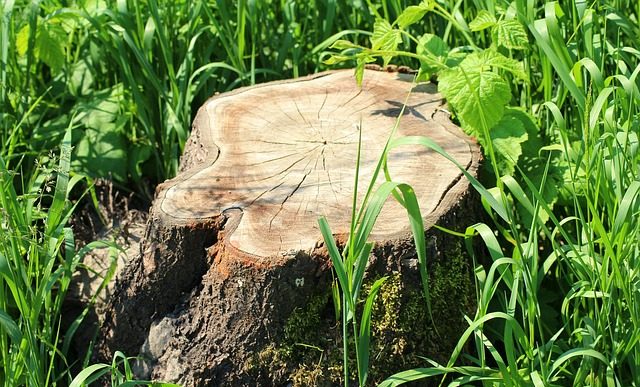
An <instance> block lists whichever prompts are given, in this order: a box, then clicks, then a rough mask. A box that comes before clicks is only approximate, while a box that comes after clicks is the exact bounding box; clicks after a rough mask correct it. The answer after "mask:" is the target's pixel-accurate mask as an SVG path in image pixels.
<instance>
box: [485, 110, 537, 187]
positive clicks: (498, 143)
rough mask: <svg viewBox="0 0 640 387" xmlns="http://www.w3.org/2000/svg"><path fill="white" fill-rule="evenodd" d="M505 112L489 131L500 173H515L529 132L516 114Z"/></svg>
mask: <svg viewBox="0 0 640 387" xmlns="http://www.w3.org/2000/svg"><path fill="white" fill-rule="evenodd" d="M509 113H510V110H507V111H506V112H505V115H504V116H503V117H502V119H501V120H500V121H499V122H498V123H497V124H496V125H495V126H494V127H493V128H491V131H490V132H489V133H490V135H491V141H492V142H493V149H494V150H495V152H496V156H497V159H498V160H496V161H497V164H498V168H499V169H500V175H513V173H514V171H515V165H516V164H517V162H518V159H519V158H520V155H521V154H522V143H524V142H525V141H527V139H528V134H527V131H526V130H525V128H524V124H523V123H522V121H520V120H519V119H518V118H517V117H516V116H514V115H512V114H509Z"/></svg>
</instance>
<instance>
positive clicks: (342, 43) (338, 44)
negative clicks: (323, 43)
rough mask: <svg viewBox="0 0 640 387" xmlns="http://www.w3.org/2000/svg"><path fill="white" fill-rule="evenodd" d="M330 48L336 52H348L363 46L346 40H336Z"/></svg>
mask: <svg viewBox="0 0 640 387" xmlns="http://www.w3.org/2000/svg"><path fill="white" fill-rule="evenodd" d="M329 48H333V49H336V50H347V49H350V48H360V49H361V48H362V46H359V45H357V44H355V43H352V42H350V41H348V40H344V39H340V40H336V41H335V42H334V43H333V44H332V45H331V46H329Z"/></svg>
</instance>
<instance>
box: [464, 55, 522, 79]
mask: <svg viewBox="0 0 640 387" xmlns="http://www.w3.org/2000/svg"><path fill="white" fill-rule="evenodd" d="M460 66H464V67H465V69H468V70H470V71H472V70H476V71H479V70H480V69H483V70H488V69H487V67H492V68H496V69H501V70H504V71H506V72H509V73H511V74H513V75H514V76H515V77H516V78H519V79H522V80H526V79H527V74H526V73H525V71H524V66H523V64H522V62H519V61H517V60H515V59H513V58H508V57H506V56H504V55H502V54H500V53H499V52H497V51H495V50H491V49H489V50H484V51H482V52H477V53H473V54H470V55H467V57H466V58H465V59H464V60H463V61H462V62H461V63H460Z"/></svg>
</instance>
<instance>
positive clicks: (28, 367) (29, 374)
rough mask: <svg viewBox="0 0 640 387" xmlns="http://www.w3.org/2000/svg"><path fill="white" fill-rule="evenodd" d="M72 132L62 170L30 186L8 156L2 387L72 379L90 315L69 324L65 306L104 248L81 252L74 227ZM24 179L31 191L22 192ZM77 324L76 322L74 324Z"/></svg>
mask: <svg viewBox="0 0 640 387" xmlns="http://www.w3.org/2000/svg"><path fill="white" fill-rule="evenodd" d="M70 142H71V132H70V131H67V135H66V136H65V138H64V141H63V142H62V146H61V152H60V156H59V159H58V160H59V161H58V163H57V166H56V167H55V168H54V169H46V168H45V166H44V165H43V166H41V167H39V168H36V169H35V170H34V173H33V174H32V175H31V177H29V178H28V180H26V179H25V177H24V176H22V177H20V176H16V174H15V172H14V171H12V170H9V169H7V167H6V163H5V162H4V159H3V158H2V157H0V187H2V195H0V223H1V224H2V229H3V232H2V233H1V234H0V327H1V328H2V329H0V364H2V368H1V369H0V383H1V384H3V385H7V386H19V385H32V386H48V385H56V384H58V383H62V384H64V380H67V381H68V380H70V375H69V374H68V370H69V368H70V367H71V366H72V365H73V364H71V363H69V358H68V354H69V349H70V344H71V340H72V339H73V334H74V332H75V330H76V329H77V326H78V325H79V324H80V323H81V321H82V318H83V317H84V315H85V313H82V314H80V315H79V316H78V317H77V318H75V320H74V321H73V323H72V324H71V325H70V326H68V327H67V326H63V320H62V315H61V313H62V305H63V302H64V299H65V296H66V294H67V290H68V288H69V284H70V282H71V276H72V275H73V273H74V272H75V271H76V268H77V267H78V265H79V264H80V262H81V260H82V257H83V256H84V255H85V254H86V253H87V252H88V251H89V250H90V249H92V248H94V247H95V246H97V245H103V244H102V243H99V242H92V243H90V244H88V245H87V246H86V247H84V248H82V249H81V250H79V251H76V249H75V240H74V235H73V231H72V230H71V228H69V227H67V226H66V224H67V221H68V220H69V217H70V216H71V214H72V213H73V210H74V206H73V205H72V204H71V203H70V202H69V200H68V194H69V192H70V191H71V190H72V189H73V187H74V186H75V185H76V184H77V183H79V182H80V181H81V179H82V178H81V177H79V176H77V175H76V176H70V173H69V168H70V156H71V144H70ZM16 181H18V182H19V183H21V188H22V190H23V193H21V194H19V193H18V192H16V190H15V188H14V184H15V183H16ZM71 320H73V319H71Z"/></svg>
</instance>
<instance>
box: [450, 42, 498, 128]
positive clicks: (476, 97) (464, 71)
mask: <svg viewBox="0 0 640 387" xmlns="http://www.w3.org/2000/svg"><path fill="white" fill-rule="evenodd" d="M476 56H478V54H470V55H469V56H467V58H465V59H464V60H463V61H462V62H461V63H460V66H458V67H455V68H453V69H451V70H446V71H443V72H441V73H440V76H439V84H438V90H439V91H440V92H441V93H442V94H443V95H444V96H445V97H446V98H447V100H448V101H449V103H450V104H451V105H452V106H453V107H454V108H455V110H456V111H457V112H458V115H459V116H460V118H461V120H462V121H463V123H464V124H465V125H467V126H468V127H469V128H471V129H473V133H472V134H474V135H475V136H478V137H480V135H481V133H482V132H483V129H490V128H492V127H493V126H494V125H496V124H497V123H498V121H500V119H501V118H502V115H503V112H504V106H505V105H506V103H507V102H509V100H510V99H511V88H510V87H509V84H508V83H507V82H506V81H505V80H504V79H502V77H500V75H498V74H497V73H494V72H492V71H490V68H489V67H488V66H474V65H477V63H484V62H482V61H479V60H478V59H477V58H475V57H476Z"/></svg>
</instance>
